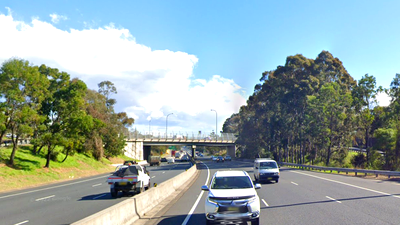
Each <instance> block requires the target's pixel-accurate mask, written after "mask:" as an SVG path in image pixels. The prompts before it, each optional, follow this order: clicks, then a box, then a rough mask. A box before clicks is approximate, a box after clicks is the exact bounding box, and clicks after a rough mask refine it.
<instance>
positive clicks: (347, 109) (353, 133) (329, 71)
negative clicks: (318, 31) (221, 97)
mask: <svg viewBox="0 0 400 225" xmlns="http://www.w3.org/2000/svg"><path fill="white" fill-rule="evenodd" d="M260 82H261V83H260V84H257V85H256V86H255V89H254V93H253V95H251V96H250V97H249V99H248V100H247V104H246V105H245V106H242V107H241V108H240V110H239V112H238V113H237V114H233V115H232V116H231V117H230V118H228V119H227V120H226V121H225V124H224V126H223V130H224V132H235V133H237V135H238V139H237V144H238V145H239V152H240V154H241V156H242V157H248V158H254V157H255V156H265V157H274V158H275V159H276V160H279V161H286V162H296V163H312V164H314V163H323V164H325V165H330V164H331V159H334V161H335V163H339V164H342V163H343V160H344V158H345V157H346V155H347V152H348V149H349V147H351V146H358V147H360V148H365V149H367V152H368V154H367V157H366V158H367V160H366V161H365V163H366V165H365V166H367V167H375V168H383V167H385V168H390V169H396V168H398V166H399V165H398V160H397V159H398V157H400V139H399V136H400V135H398V134H399V133H400V132H398V131H399V130H400V122H399V121H400V116H399V115H400V100H399V99H400V98H399V97H400V94H399V93H400V75H399V74H397V75H396V77H395V78H394V80H393V82H392V83H391V86H390V89H389V90H386V91H387V93H388V94H389V96H391V97H392V101H391V102H392V103H391V105H390V106H389V107H381V106H377V101H376V95H377V94H378V93H379V92H381V91H384V90H383V89H382V88H381V87H376V80H375V77H373V76H372V75H368V74H366V75H365V76H363V77H362V78H361V79H360V80H359V81H358V82H357V81H355V80H354V79H353V78H352V76H350V74H349V73H348V72H347V70H346V69H345V68H344V66H343V64H342V62H341V61H340V60H339V59H338V58H335V57H333V56H332V54H331V53H329V52H327V51H322V52H321V53H320V54H319V55H318V56H317V58H316V59H315V60H313V59H308V58H306V57H304V56H303V55H300V54H298V55H294V56H288V57H287V59H286V63H285V65H284V66H278V67H277V68H276V69H275V70H272V71H265V72H264V73H262V76H261V79H260ZM389 121H390V122H389ZM385 129H386V130H385ZM375 139H376V140H375ZM373 140H374V141H373ZM388 140H390V142H389V143H386V144H384V143H385V142H386V141H388ZM393 140H396V141H395V142H393ZM374 143H375V144H374ZM377 149H378V150H382V151H384V152H387V154H386V160H384V159H383V158H382V157H372V154H371V155H370V154H369V153H370V152H371V151H373V150H377ZM375 155H376V154H375ZM378 155H379V154H378ZM363 166H364V165H363Z"/></svg>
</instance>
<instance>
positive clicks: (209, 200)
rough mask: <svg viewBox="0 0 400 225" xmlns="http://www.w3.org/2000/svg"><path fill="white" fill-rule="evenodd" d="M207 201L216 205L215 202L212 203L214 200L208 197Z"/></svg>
mask: <svg viewBox="0 0 400 225" xmlns="http://www.w3.org/2000/svg"><path fill="white" fill-rule="evenodd" d="M207 201H208V202H210V203H213V204H216V205H218V203H217V202H216V201H214V199H212V198H210V197H208V198H207Z"/></svg>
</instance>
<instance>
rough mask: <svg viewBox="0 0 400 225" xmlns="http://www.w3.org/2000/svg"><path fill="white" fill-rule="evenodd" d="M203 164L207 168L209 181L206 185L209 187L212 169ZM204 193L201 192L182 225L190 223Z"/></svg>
mask: <svg viewBox="0 0 400 225" xmlns="http://www.w3.org/2000/svg"><path fill="white" fill-rule="evenodd" d="M201 163H203V162H201ZM203 164H204V165H205V166H206V167H207V180H206V183H205V184H204V185H207V183H208V179H209V178H210V169H209V168H208V166H207V165H206V164H205V163H203ZM203 193H204V191H203V190H202V191H201V192H200V195H199V197H197V200H196V202H195V203H194V204H193V206H192V208H191V209H190V211H189V213H188V214H187V215H186V218H185V220H184V221H183V222H182V225H186V224H187V222H188V221H189V219H190V217H191V216H192V214H193V212H194V210H195V209H196V207H197V205H198V204H199V201H200V199H201V197H202V196H203Z"/></svg>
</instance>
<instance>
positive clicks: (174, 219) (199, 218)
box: [157, 213, 206, 225]
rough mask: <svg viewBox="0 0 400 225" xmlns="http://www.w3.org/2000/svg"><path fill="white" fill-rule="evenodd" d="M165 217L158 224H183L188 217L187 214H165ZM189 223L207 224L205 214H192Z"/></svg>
mask: <svg viewBox="0 0 400 225" xmlns="http://www.w3.org/2000/svg"><path fill="white" fill-rule="evenodd" d="M162 218H163V219H162V220H161V221H160V222H159V223H157V224H158V225H170V224H182V223H183V221H184V220H185V218H186V215H177V216H170V217H168V216H163V217H162ZM187 224H206V218H205V217H204V214H203V213H201V214H192V216H191V217H190V220H189V221H188V223H187Z"/></svg>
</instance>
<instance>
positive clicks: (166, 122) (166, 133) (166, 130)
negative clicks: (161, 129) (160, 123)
mask: <svg viewBox="0 0 400 225" xmlns="http://www.w3.org/2000/svg"><path fill="white" fill-rule="evenodd" d="M172 114H174V113H170V114H168V115H167V118H166V119H165V139H167V138H168V116H170V115H172Z"/></svg>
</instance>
